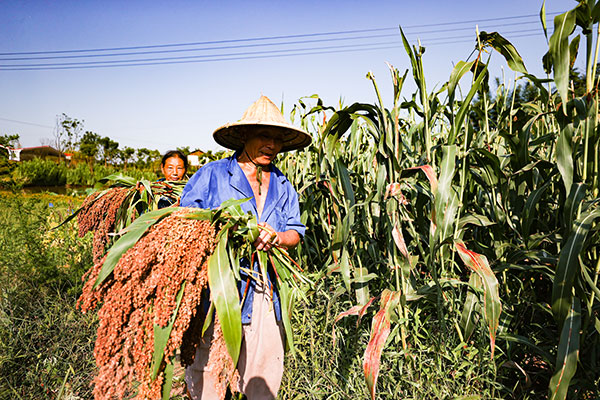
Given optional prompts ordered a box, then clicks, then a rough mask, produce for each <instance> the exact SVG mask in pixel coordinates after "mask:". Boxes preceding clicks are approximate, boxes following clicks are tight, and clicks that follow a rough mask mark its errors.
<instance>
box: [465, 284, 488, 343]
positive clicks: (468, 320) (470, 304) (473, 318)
mask: <svg viewBox="0 0 600 400" xmlns="http://www.w3.org/2000/svg"><path fill="white" fill-rule="evenodd" d="M469 286H470V287H471V290H469V292H468V293H467V297H466V299H465V304H464V305H463V311H462V314H461V317H460V327H461V328H462V330H463V335H464V340H465V341H467V340H468V339H469V337H470V336H471V334H472V333H473V331H474V330H475V325H477V320H478V318H477V312H479V310H480V309H481V306H480V304H479V297H478V295H477V293H475V292H474V290H475V289H476V288H477V289H480V288H481V287H482V286H483V283H482V282H481V278H480V277H479V275H477V273H475V272H472V273H471V277H470V278H469Z"/></svg>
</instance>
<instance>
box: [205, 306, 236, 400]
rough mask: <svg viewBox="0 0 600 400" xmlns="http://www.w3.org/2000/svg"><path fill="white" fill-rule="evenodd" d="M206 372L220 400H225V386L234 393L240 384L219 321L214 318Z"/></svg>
mask: <svg viewBox="0 0 600 400" xmlns="http://www.w3.org/2000/svg"><path fill="white" fill-rule="evenodd" d="M206 370H208V371H209V373H210V374H211V375H212V376H213V379H214V380H215V382H217V383H216V384H215V385H216V386H217V387H215V390H216V392H217V395H218V397H219V398H220V399H224V398H225V394H226V392H227V386H228V385H229V386H231V388H232V389H233V390H234V391H237V390H238V388H239V384H240V374H239V372H238V370H237V369H236V368H235V365H234V364H233V360H232V359H231V356H230V355H229V352H228V351H227V345H226V344H225V338H224V337H223V330H222V329H221V324H220V323H219V319H218V318H216V317H215V324H214V331H213V338H212V341H211V342H210V350H209V352H208V362H207V364H206Z"/></svg>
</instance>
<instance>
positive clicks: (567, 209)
mask: <svg viewBox="0 0 600 400" xmlns="http://www.w3.org/2000/svg"><path fill="white" fill-rule="evenodd" d="M586 192H587V185H586V184H585V183H581V182H577V183H575V184H574V185H571V191H570V192H569V196H568V197H567V200H566V201H565V205H564V209H563V216H564V217H565V224H566V226H567V228H568V231H567V234H568V233H570V232H571V227H572V226H573V221H574V220H575V218H576V217H577V210H578V209H579V205H580V204H581V201H582V200H583V199H584V197H585V193H586ZM565 236H566V234H565Z"/></svg>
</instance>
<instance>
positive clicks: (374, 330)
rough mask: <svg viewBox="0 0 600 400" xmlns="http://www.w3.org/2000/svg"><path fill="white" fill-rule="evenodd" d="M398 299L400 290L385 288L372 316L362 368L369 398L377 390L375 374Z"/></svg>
mask: <svg viewBox="0 0 600 400" xmlns="http://www.w3.org/2000/svg"><path fill="white" fill-rule="evenodd" d="M399 301H400V292H392V291H390V290H388V289H385V290H384V291H383V293H382V294H381V302H380V308H379V311H378V312H377V314H375V316H374V317H373V323H372V325H371V338H370V340H369V344H368V345H367V348H366V350H365V356H364V360H363V369H364V372H365V379H366V381H367V386H368V388H369V392H370V393H371V399H372V400H375V392H376V390H377V387H376V386H377V376H378V375H379V366H380V361H381V352H382V351H383V346H384V345H385V342H386V340H387V338H388V336H389V334H390V314H391V312H392V310H393V309H395V308H396V306H397V305H398V302H399Z"/></svg>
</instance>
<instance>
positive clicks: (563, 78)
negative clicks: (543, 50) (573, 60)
mask: <svg viewBox="0 0 600 400" xmlns="http://www.w3.org/2000/svg"><path fill="white" fill-rule="evenodd" d="M574 29H575V13H574V12H573V11H567V12H566V13H563V14H560V15H557V16H556V17H554V33H553V34H552V36H550V50H549V53H550V56H551V58H552V67H553V71H554V83H555V84H556V89H557V90H558V93H559V95H560V97H561V99H562V108H563V112H564V113H565V114H566V112H567V101H568V100H569V98H568V94H569V64H570V57H569V35H570V34H571V33H572V32H573V30H574ZM567 192H568V190H567Z"/></svg>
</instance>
